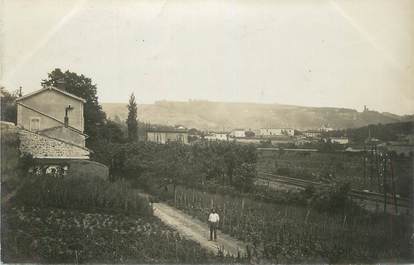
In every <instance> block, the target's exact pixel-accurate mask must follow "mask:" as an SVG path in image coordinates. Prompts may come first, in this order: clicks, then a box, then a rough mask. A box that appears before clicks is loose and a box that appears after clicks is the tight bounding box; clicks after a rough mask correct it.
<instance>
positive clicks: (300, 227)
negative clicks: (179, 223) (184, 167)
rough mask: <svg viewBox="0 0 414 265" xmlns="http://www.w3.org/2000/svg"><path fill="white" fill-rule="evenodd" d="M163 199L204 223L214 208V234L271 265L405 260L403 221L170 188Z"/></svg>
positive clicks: (406, 229) (407, 254)
mask: <svg viewBox="0 0 414 265" xmlns="http://www.w3.org/2000/svg"><path fill="white" fill-rule="evenodd" d="M164 196H166V197H168V198H169V201H170V203H172V204H174V205H175V206H176V207H177V208H179V209H181V210H183V211H185V212H187V213H188V214H190V215H192V216H195V217H197V218H198V219H200V220H202V221H206V218H207V216H208V212H209V209H210V208H211V207H215V208H216V209H217V211H218V213H219V214H220V216H221V221H220V222H221V223H220V229H221V230H222V231H223V232H224V233H228V234H230V235H232V236H234V237H237V238H238V239H241V240H243V241H246V242H250V243H251V246H252V247H251V251H250V255H251V256H256V257H257V258H258V259H261V260H265V261H270V262H277V263H292V262H294V263H299V262H330V263H332V262H335V263H338V262H340V263H344V262H378V261H389V262H391V261H392V262H394V261H399V262H404V261H405V262H406V261H408V260H410V258H412V257H411V249H410V246H411V245H410V235H411V233H410V231H411V227H410V225H409V224H410V222H409V219H408V217H404V216H399V217H395V216H394V217H392V216H378V215H372V214H368V213H365V214H362V213H360V212H358V213H354V214H352V213H351V214H348V215H343V214H335V215H331V214H327V213H321V212H318V211H317V210H315V209H313V208H311V207H308V208H306V207H300V206H292V205H289V204H283V205H281V204H275V203H263V202H258V201H255V200H252V199H249V198H240V197H231V196H227V195H220V194H211V193H207V192H200V191H197V190H194V189H189V188H184V187H180V186H178V187H176V191H175V196H174V192H173V191H172V189H170V191H169V193H167V194H165V193H164Z"/></svg>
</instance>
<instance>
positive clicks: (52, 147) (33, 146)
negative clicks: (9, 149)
mask: <svg viewBox="0 0 414 265" xmlns="http://www.w3.org/2000/svg"><path fill="white" fill-rule="evenodd" d="M18 134H19V140H20V151H21V152H22V153H29V154H31V155H33V157H38V158H39V157H40V158H41V157H58V158H81V159H88V158H89V151H88V150H87V149H84V148H81V147H78V146H76V145H73V144H70V143H65V142H62V141H58V140H55V139H52V138H49V137H47V136H43V135H40V134H38V133H34V132H30V131H27V130H19V131H18Z"/></svg>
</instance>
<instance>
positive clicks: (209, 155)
mask: <svg viewBox="0 0 414 265" xmlns="http://www.w3.org/2000/svg"><path fill="white" fill-rule="evenodd" d="M95 151H96V150H95ZM100 152H102V154H100ZM96 153H97V154H96V155H99V156H100V157H101V158H102V160H101V161H100V162H103V163H105V164H106V165H108V166H109V167H110V170H111V174H112V175H113V177H115V178H118V177H122V178H125V179H128V180H130V181H132V182H134V183H135V184H140V185H148V183H146V181H144V179H145V180H147V179H152V180H153V182H154V183H155V182H157V183H158V185H161V186H163V185H165V184H182V183H186V184H187V185H190V186H191V185H193V186H194V185H196V184H197V183H206V181H209V182H214V183H220V184H221V185H230V186H234V185H235V183H233V175H234V172H236V171H237V170H239V169H240V168H241V167H242V165H243V163H247V164H251V165H252V166H251V167H253V164H254V163H255V161H256V151H255V148H254V147H252V146H249V145H241V144H237V143H227V142H211V143H195V144H193V145H191V146H189V145H182V144H179V143H168V144H165V145H160V144H155V143H152V142H136V143H133V144H131V143H128V144H115V143H112V144H109V145H107V146H106V147H105V148H102V150H98V151H96ZM243 174H244V173H243ZM246 176H247V175H243V177H246ZM154 185H155V184H154Z"/></svg>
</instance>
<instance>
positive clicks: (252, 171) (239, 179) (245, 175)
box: [234, 163, 257, 192]
mask: <svg viewBox="0 0 414 265" xmlns="http://www.w3.org/2000/svg"><path fill="white" fill-rule="evenodd" d="M235 175H236V181H235V183H234V185H235V187H236V188H237V189H239V190H241V191H244V192H249V191H251V190H252V189H253V187H254V180H255V178H256V176H257V172H256V166H255V165H254V164H248V163H243V164H241V166H240V167H238V168H237V169H236V174H235Z"/></svg>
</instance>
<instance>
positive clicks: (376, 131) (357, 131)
mask: <svg viewBox="0 0 414 265" xmlns="http://www.w3.org/2000/svg"><path fill="white" fill-rule="evenodd" d="M413 133H414V121H407V122H395V123H388V124H371V125H368V126H364V127H360V128H350V129H344V130H337V131H331V132H326V133H325V135H326V136H334V137H338V136H347V137H349V138H350V140H351V141H352V142H354V143H363V142H364V141H365V140H366V139H367V138H368V137H369V136H371V137H373V138H377V139H379V140H382V141H397V140H400V139H401V136H404V135H408V134H413Z"/></svg>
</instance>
